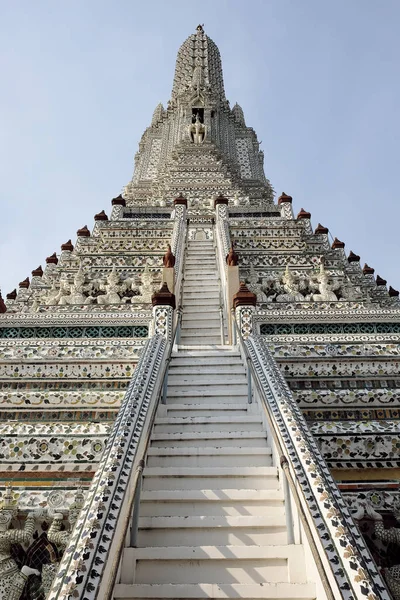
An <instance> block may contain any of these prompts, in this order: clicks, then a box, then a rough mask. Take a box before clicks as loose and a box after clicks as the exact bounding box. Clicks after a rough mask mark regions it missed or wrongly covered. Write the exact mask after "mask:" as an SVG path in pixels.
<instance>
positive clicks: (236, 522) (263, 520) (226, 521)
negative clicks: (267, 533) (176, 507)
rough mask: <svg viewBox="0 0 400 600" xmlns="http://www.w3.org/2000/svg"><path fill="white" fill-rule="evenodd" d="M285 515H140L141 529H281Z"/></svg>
mask: <svg viewBox="0 0 400 600" xmlns="http://www.w3.org/2000/svg"><path fill="white" fill-rule="evenodd" d="M284 525H285V519H284V515H282V516H281V517H279V518H277V517H271V516H261V517H260V516H257V517H249V516H248V515H244V516H243V515H239V516H236V515H235V516H234V517H232V516H228V517H226V516H225V517H204V516H194V517H186V516H183V517H182V516H179V517H139V529H219V528H223V529H227V528H231V527H232V528H234V527H250V528H251V529H254V528H256V527H257V528H262V529H270V528H271V529H275V528H277V529H279V528H281V527H284Z"/></svg>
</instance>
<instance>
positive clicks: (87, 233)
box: [76, 225, 90, 237]
mask: <svg viewBox="0 0 400 600" xmlns="http://www.w3.org/2000/svg"><path fill="white" fill-rule="evenodd" d="M76 235H77V236H78V237H90V231H89V229H88V228H87V225H84V226H83V227H81V228H80V229H78V231H77V232H76Z"/></svg>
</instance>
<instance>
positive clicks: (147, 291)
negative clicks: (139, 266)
mask: <svg viewBox="0 0 400 600" xmlns="http://www.w3.org/2000/svg"><path fill="white" fill-rule="evenodd" d="M139 289H140V296H141V300H142V301H143V302H151V297H152V295H153V292H154V286H153V276H152V274H151V272H150V269H149V265H148V264H147V263H146V266H145V268H144V271H143V273H142V277H141V284H140V286H139Z"/></svg>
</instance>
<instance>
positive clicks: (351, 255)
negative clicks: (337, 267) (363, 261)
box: [347, 250, 360, 263]
mask: <svg viewBox="0 0 400 600" xmlns="http://www.w3.org/2000/svg"><path fill="white" fill-rule="evenodd" d="M347 261H348V262H349V263H352V262H360V257H359V256H358V254H354V252H353V251H352V250H350V253H349V256H348V257H347Z"/></svg>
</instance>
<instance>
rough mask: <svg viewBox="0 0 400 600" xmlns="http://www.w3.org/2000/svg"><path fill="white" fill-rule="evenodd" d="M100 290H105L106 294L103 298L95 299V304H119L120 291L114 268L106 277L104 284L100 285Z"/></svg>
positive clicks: (117, 276)
mask: <svg viewBox="0 0 400 600" xmlns="http://www.w3.org/2000/svg"><path fill="white" fill-rule="evenodd" d="M100 289H101V290H105V291H106V293H105V294H104V295H103V296H98V297H97V304H120V303H121V298H120V296H119V293H118V292H119V291H120V278H119V275H118V273H117V270H116V268H115V266H114V267H113V268H112V271H111V273H110V274H109V276H108V277H107V279H106V283H105V284H100Z"/></svg>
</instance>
